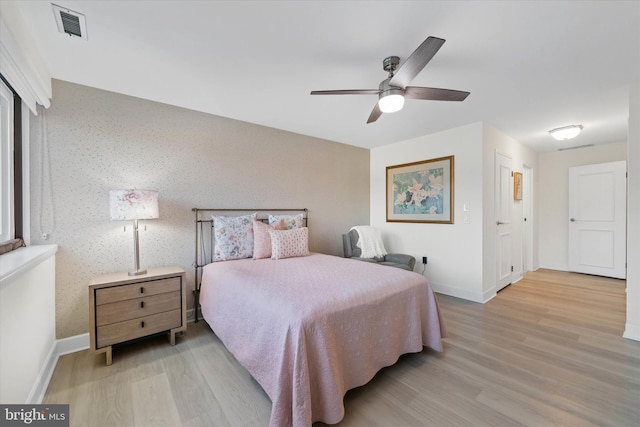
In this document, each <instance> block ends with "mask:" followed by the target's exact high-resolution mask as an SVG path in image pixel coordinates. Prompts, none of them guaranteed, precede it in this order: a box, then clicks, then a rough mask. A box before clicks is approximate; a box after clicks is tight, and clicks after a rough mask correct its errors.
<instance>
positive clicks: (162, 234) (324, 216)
mask: <svg viewBox="0 0 640 427" xmlns="http://www.w3.org/2000/svg"><path fill="white" fill-rule="evenodd" d="M43 117H46V123H47V131H48V132H47V140H46V144H43V142H44V141H43V138H42V128H41V123H42V120H43ZM31 124H32V129H31V137H32V141H31V153H30V154H31V165H32V168H31V182H32V186H33V191H32V193H31V209H32V215H31V225H32V236H31V241H32V243H34V244H42V243H55V244H58V245H59V248H60V249H59V251H58V256H57V265H56V327H57V337H58V338H66V337H70V336H75V335H78V334H82V333H85V332H87V331H88V328H89V316H88V313H89V309H88V301H89V298H88V293H87V285H88V283H89V280H90V279H91V277H92V276H94V275H97V274H102V273H108V272H114V271H128V270H130V269H131V268H132V267H133V235H132V230H131V224H129V227H128V228H127V232H123V225H125V224H124V223H123V222H117V221H110V220H109V197H108V194H109V190H110V189H118V188H148V189H154V190H158V192H159V208H160V218H159V219H157V220H152V221H143V224H142V225H144V226H146V227H147V231H142V232H141V235H140V262H141V264H142V266H143V267H154V266H161V265H178V266H180V267H182V268H184V269H185V270H186V271H187V280H188V283H189V284H190V286H192V287H193V286H194V280H195V279H194V277H193V276H194V274H193V268H192V264H193V262H194V256H195V255H194V250H195V249H194V246H195V236H194V225H193V213H192V212H191V208H193V207H200V208H266V209H270V208H277V207H282V208H308V209H309V224H310V226H309V245H310V249H311V250H312V251H316V252H324V253H330V254H335V255H341V254H342V238H341V234H342V233H344V232H345V231H347V230H348V229H349V228H350V227H351V226H353V225H354V224H357V223H362V222H366V221H368V219H369V150H366V149H363V148H358V147H353V146H349V145H345V144H339V143H336V142H332V141H327V140H322V139H318V138H312V137H308V136H303V135H298V134H294V133H291V132H285V131H281V130H277V129H272V128H267V127H264V126H258V125H254V124H250V123H244V122H240V121H237V120H231V119H227V118H224V117H218V116H213V115H210V114H205V113H199V112H195V111H191V110H186V109H184V108H178V107H174V106H169V105H165V104H160V103H157V102H151V101H146V100H143V99H139V98H134V97H131V96H124V95H120V94H116V93H113V92H107V91H103V90H99V89H95V88H90V87H86V86H81V85H76V84H72V83H68V82H62V81H59V80H54V82H53V99H52V104H51V108H49V109H48V110H47V111H46V113H45V114H40V115H39V116H38V117H32V121H31ZM43 145H44V147H43ZM43 154H44V156H43ZM43 157H44V158H45V159H46V158H47V157H48V158H50V160H51V162H50V167H51V171H50V174H49V172H48V169H47V162H44V163H41V162H42V159H43ZM41 165H44V167H42V166H41ZM49 178H51V181H49ZM41 182H44V185H43V186H41V185H40V183H41ZM43 232H48V233H50V235H49V236H48V239H47V240H46V241H44V240H42V238H41V235H42V233H43ZM188 305H189V307H192V306H193V298H188Z"/></svg>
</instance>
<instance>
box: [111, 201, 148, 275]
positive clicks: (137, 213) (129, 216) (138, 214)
mask: <svg viewBox="0 0 640 427" xmlns="http://www.w3.org/2000/svg"><path fill="white" fill-rule="evenodd" d="M109 206H110V211H111V220H113V221H129V220H133V253H134V258H135V270H134V271H130V272H129V276H137V275H140V274H146V272H147V270H141V269H140V250H139V245H138V220H139V219H156V218H158V192H157V191H154V190H109Z"/></svg>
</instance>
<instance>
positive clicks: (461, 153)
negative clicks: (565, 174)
mask: <svg viewBox="0 0 640 427" xmlns="http://www.w3.org/2000/svg"><path fill="white" fill-rule="evenodd" d="M496 150H500V151H501V152H503V153H506V154H508V155H509V156H510V157H511V158H512V159H513V166H514V170H516V171H522V166H523V164H526V165H527V166H529V167H531V168H533V169H534V176H535V168H536V167H537V155H536V153H535V152H534V151H532V150H530V149H528V148H526V147H524V146H523V145H522V144H520V143H518V142H517V141H515V140H514V139H513V138H510V137H509V136H507V135H505V134H504V133H502V132H500V131H499V130H497V129H495V128H493V127H491V126H490V125H488V124H485V123H474V124H470V125H467V126H463V127H459V128H455V129H451V130H448V131H445V132H440V133H436V134H433V135H427V136H422V137H419V138H415V139H411V140H407V141H401V142H398V143H395V144H391V145H387V146H384V147H379V148H375V149H373V150H371V172H370V176H371V221H370V223H371V225H373V226H374V227H377V228H379V229H380V231H381V232H382V235H383V240H384V243H385V246H386V248H387V251H389V252H401V253H408V254H410V255H413V256H415V257H416V259H417V260H418V261H417V263H416V267H415V270H416V271H418V272H422V267H423V266H422V265H421V263H420V260H421V258H422V256H425V255H426V256H428V257H429V264H428V265H427V268H426V272H425V275H426V276H427V277H428V278H429V280H430V281H431V284H432V286H433V288H434V289H435V290H436V291H437V292H440V293H444V294H447V295H452V296H456V297H459V298H464V299H467V300H471V301H476V302H485V301H487V300H489V299H490V298H492V297H493V296H494V295H495V283H496V267H495V263H496V261H495V260H496V257H495V218H494V215H493V209H494V196H493V193H494V184H493V182H494V159H495V151H496ZM450 155H453V156H454V160H455V173H454V224H414V223H396V222H386V196H385V195H386V188H385V186H386V167H387V166H393V165H399V164H404V163H410V162H416V161H420V160H427V159H433V158H437V157H444V156H450ZM534 202H535V200H534ZM465 204H468V206H469V207H470V210H469V212H465V211H464V210H463V207H464V205H465ZM518 206H520V208H519V207H518ZM534 206H535V205H534ZM513 209H514V214H513V215H514V218H516V217H518V218H522V210H521V202H514V204H513ZM466 215H469V219H470V221H469V223H468V224H467V223H465V221H464V219H465V216H466ZM534 221H535V218H534ZM534 224H535V222H534ZM513 245H514V247H513V251H514V252H515V253H517V254H520V255H515V256H514V258H515V259H517V260H518V264H517V268H516V266H514V270H515V271H514V275H513V280H514V281H515V280H517V279H518V278H520V276H521V275H522V256H521V254H522V224H521V222H520V223H518V224H517V226H516V227H515V230H514V239H513Z"/></svg>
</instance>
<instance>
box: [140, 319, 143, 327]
mask: <svg viewBox="0 0 640 427" xmlns="http://www.w3.org/2000/svg"><path fill="white" fill-rule="evenodd" d="M140 327H142V328H144V320H143V321H142V322H140Z"/></svg>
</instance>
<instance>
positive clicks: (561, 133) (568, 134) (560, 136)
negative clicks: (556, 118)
mask: <svg viewBox="0 0 640 427" xmlns="http://www.w3.org/2000/svg"><path fill="white" fill-rule="evenodd" d="M580 132H582V125H570V126H564V127H561V128H555V129H551V130H550V131H549V133H550V134H551V136H552V137H554V138H555V139H557V140H558V141H566V140H568V139H573V138H575V137H576V136H578V135H579V134H580Z"/></svg>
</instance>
